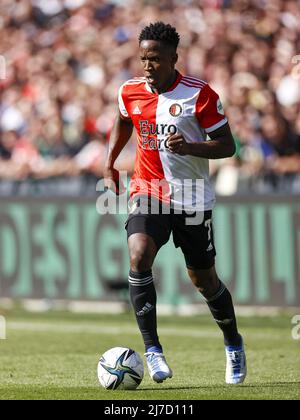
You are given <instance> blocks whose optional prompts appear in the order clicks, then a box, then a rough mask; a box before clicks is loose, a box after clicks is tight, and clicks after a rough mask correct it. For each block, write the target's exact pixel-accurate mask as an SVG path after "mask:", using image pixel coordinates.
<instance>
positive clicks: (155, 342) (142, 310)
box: [128, 270, 162, 352]
mask: <svg viewBox="0 0 300 420" xmlns="http://www.w3.org/2000/svg"><path fill="white" fill-rule="evenodd" d="M128 281H129V292H130V299H131V303H132V306H133V309H134V312H135V316H136V320H137V323H138V326H139V329H140V331H141V334H142V336H143V340H144V343H145V347H146V352H147V351H149V349H151V348H155V349H157V350H161V352H162V347H161V345H160V343H159V339H158V335H157V319H156V291H155V287H154V283H153V276H152V271H151V270H149V271H145V272H143V273H136V272H133V271H130V272H129V277H128Z"/></svg>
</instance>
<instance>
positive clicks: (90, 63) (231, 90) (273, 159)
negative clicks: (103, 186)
mask: <svg viewBox="0 0 300 420" xmlns="http://www.w3.org/2000/svg"><path fill="white" fill-rule="evenodd" d="M0 10H1V13H0V39H1V41H0V54H1V55H3V56H4V57H5V59H6V63H7V68H6V79H4V80H0V178H2V179H12V180H24V179H32V178H33V179H35V178H38V179H46V178H49V177H59V176H79V175H82V174H93V175H94V176H96V177H100V176H101V175H102V165H103V159H104V157H105V154H106V139H107V138H108V134H109V131H110V129H111V126H112V119H113V115H114V112H115V108H114V107H115V103H116V95H117V91H118V88H119V87H120V85H121V84H122V83H123V81H125V80H127V79H129V78H131V77H133V76H135V75H136V74H139V73H140V74H141V69H140V68H139V67H138V63H137V61H136V59H135V57H136V54H137V48H138V45H137V43H136V37H137V34H138V33H139V32H140V30H141V28H142V27H143V26H145V25H146V24H147V23H149V22H150V21H152V22H153V21H156V20H163V21H165V22H169V23H171V24H172V25H174V26H176V28H178V31H179V32H180V33H181V34H182V42H181V44H182V45H181V51H180V62H179V66H178V68H179V70H180V71H182V72H183V73H185V74H189V73H190V74H193V75H194V76H196V77H200V78H202V79H205V80H207V81H208V82H209V83H210V85H211V86H212V87H213V88H214V89H215V90H216V91H218V92H219V93H220V96H221V99H222V102H223V104H224V105H225V108H226V114H227V115H228V117H229V119H230V123H231V127H232V130H233V133H234V136H235V140H236V143H237V153H236V155H235V157H234V158H232V159H231V160H227V161H226V162H218V163H216V162H212V165H211V172H212V176H214V177H215V180H216V183H217V191H218V192H219V193H221V194H232V193H235V192H236V191H240V190H242V189H243V188H245V189H246V190H249V188H251V189H252V190H253V191H261V192H264V191H266V190H269V189H270V188H271V189H273V190H276V189H279V190H280V188H282V186H283V187H284V188H288V186H290V191H294V192H299V191H300V181H299V177H300V163H299V162H300V116H299V115H300V55H299V54H300V25H299V22H300V5H299V2H296V1H292V0H288V1H284V0H275V1H272V2H266V1H264V0H250V1H247V2H246V1H244V0H235V1H232V0H203V1H197V0H180V1H179V0H159V1H157V0H144V1H141V0H127V1H122V2H121V1H117V0H52V1H51V2H43V1H41V0H22V1H18V0H2V1H1V5H0ZM134 158H135V145H134V139H132V141H131V143H130V144H129V146H128V149H127V150H126V151H125V152H124V153H123V155H122V156H121V157H120V160H119V165H118V166H119V168H120V169H126V170H128V171H132V168H133V166H134ZM224 165H226V166H224ZM226 175H227V176H226ZM286 179H288V183H286V182H284V183H282V181H283V180H286ZM274 180H275V181H274ZM297 180H298V182H296V181H297Z"/></svg>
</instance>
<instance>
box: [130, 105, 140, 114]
mask: <svg viewBox="0 0 300 420" xmlns="http://www.w3.org/2000/svg"><path fill="white" fill-rule="evenodd" d="M132 113H133V114H134V115H140V114H141V113H142V112H141V110H140V108H139V107H138V105H137V106H136V107H135V108H134V110H133V112H132Z"/></svg>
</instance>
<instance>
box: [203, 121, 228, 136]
mask: <svg viewBox="0 0 300 420" xmlns="http://www.w3.org/2000/svg"><path fill="white" fill-rule="evenodd" d="M227 122H228V120H227V118H223V120H221V121H219V122H218V123H217V124H214V125H212V126H211V127H208V128H205V131H206V132H207V133H211V132H212V131H214V130H217V129H218V128H220V127H222V126H223V125H225V124H226V123H227Z"/></svg>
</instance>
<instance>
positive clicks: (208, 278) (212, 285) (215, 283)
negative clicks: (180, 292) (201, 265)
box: [189, 270, 220, 297]
mask: <svg viewBox="0 0 300 420" xmlns="http://www.w3.org/2000/svg"><path fill="white" fill-rule="evenodd" d="M189 275H190V278H191V280H192V282H193V284H194V285H195V287H196V288H197V289H198V290H199V292H200V293H202V294H203V295H204V296H205V297H210V296H213V295H214V294H215V293H216V292H217V291H218V289H219V287H220V280H219V278H218V276H217V274H216V272H215V270H210V271H208V270H207V271H206V270H205V271H204V270H201V271H200V270H199V271H191V270H189Z"/></svg>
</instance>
